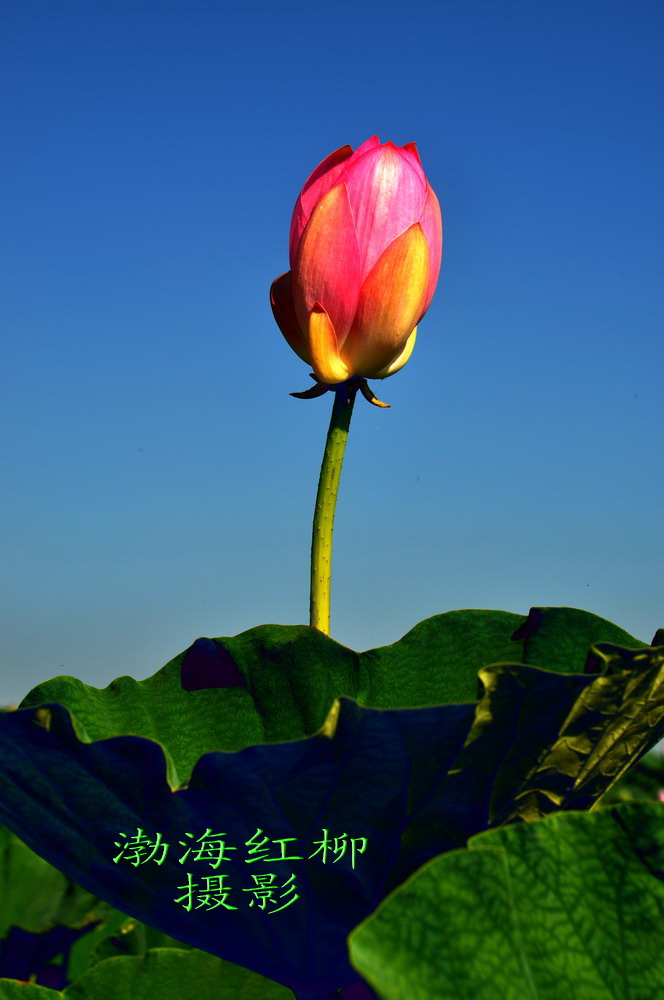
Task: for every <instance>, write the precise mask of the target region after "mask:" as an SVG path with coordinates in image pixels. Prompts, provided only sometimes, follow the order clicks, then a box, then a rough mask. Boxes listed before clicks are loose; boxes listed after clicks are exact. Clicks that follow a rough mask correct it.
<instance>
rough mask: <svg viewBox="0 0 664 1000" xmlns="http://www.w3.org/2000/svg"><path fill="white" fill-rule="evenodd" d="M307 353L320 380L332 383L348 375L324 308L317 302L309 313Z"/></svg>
mask: <svg viewBox="0 0 664 1000" xmlns="http://www.w3.org/2000/svg"><path fill="white" fill-rule="evenodd" d="M308 340H309V345H308V346H309V353H310V355H311V367H312V368H313V370H314V375H315V376H316V378H317V379H318V380H319V381H320V382H326V383H327V384H328V385H334V384H335V383H336V382H345V381H346V379H347V378H348V377H349V371H348V368H347V367H346V365H345V364H344V363H343V361H342V360H341V358H340V357H339V348H338V347H337V336H336V334H335V332H334V326H333V325H332V321H331V319H330V317H329V316H328V315H327V313H326V311H325V309H323V307H322V305H321V304H320V303H319V302H316V303H314V307H313V309H312V310H311V312H310V314H309V337H308Z"/></svg>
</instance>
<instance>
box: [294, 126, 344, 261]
mask: <svg viewBox="0 0 664 1000" xmlns="http://www.w3.org/2000/svg"><path fill="white" fill-rule="evenodd" d="M352 155H353V149H352V147H351V146H341V147H340V148H339V149H335V151H334V152H333V153H330V155H329V156H326V157H325V159H324V160H323V162H322V163H319V164H318V166H317V167H316V169H315V170H314V172H313V173H312V174H311V175H310V177H309V178H308V180H307V182H306V184H305V185H304V187H303V188H302V191H301V192H300V196H299V198H298V199H297V202H296V203H295V208H294V210H293V218H292V219H291V228H290V238H289V252H290V265H291V267H293V263H294V261H295V256H296V254H297V248H298V246H299V243H300V237H301V236H302V233H303V232H304V227H305V226H306V224H307V222H308V221H309V216H310V215H311V213H312V212H313V210H314V208H315V206H316V204H317V202H319V201H320V199H321V198H322V197H323V195H325V194H327V192H328V191H329V190H330V188H333V187H334V185H335V184H336V183H337V178H338V176H339V174H340V173H341V171H342V170H343V167H344V164H345V163H346V162H347V161H348V160H349V159H350V157H351V156H352Z"/></svg>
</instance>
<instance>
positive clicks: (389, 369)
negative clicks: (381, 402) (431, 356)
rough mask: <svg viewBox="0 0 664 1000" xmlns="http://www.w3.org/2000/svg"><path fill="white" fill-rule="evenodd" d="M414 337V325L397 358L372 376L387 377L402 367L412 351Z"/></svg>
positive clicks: (415, 333)
mask: <svg viewBox="0 0 664 1000" xmlns="http://www.w3.org/2000/svg"><path fill="white" fill-rule="evenodd" d="M416 337H417V327H415V329H414V330H413V332H412V333H411V335H410V337H409V338H408V340H407V341H406V346H405V347H404V349H403V351H402V352H401V354H400V355H399V356H398V357H397V358H395V359H394V361H393V362H392V363H391V364H389V365H386V367H385V368H383V369H382V371H379V372H376V374H375V375H374V376H373V378H387V377H388V375H394V373H395V372H398V371H399V369H400V368H403V366H404V365H405V364H406V362H407V361H408V358H409V357H410V356H411V354H412V353H413V348H414V347H415V338H416Z"/></svg>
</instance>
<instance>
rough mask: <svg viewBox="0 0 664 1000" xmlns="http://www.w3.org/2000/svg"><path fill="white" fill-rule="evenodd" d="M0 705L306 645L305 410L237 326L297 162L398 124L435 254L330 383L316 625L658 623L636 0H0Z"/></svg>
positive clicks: (655, 436) (277, 246) (657, 200)
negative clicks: (488, 618) (280, 630)
mask: <svg viewBox="0 0 664 1000" xmlns="http://www.w3.org/2000/svg"><path fill="white" fill-rule="evenodd" d="M0 11H1V14H0V48H1V52H0V77H1V81H0V90H1V101H2V136H3V148H4V151H3V156H2V168H1V169H2V173H3V182H2V184H1V185H0V200H1V203H2V204H1V214H2V230H3V234H4V239H3V241H2V249H1V251H0V252H1V254H2V266H1V267H0V274H1V278H0V281H1V282H2V294H1V296H0V323H1V325H2V371H3V378H2V392H1V393H0V407H1V408H2V425H3V428H4V434H3V445H2V469H3V487H2V512H1V521H0V529H1V531H2V552H3V555H2V568H1V573H2V581H1V583H0V587H1V589H2V629H1V641H0V704H1V703H7V702H10V701H18V700H20V699H21V698H22V697H23V696H24V695H25V694H26V693H27V691H28V690H29V689H30V688H31V687H33V686H34V685H35V684H36V683H38V682H40V681H42V680H46V679H47V678H50V677H53V676H55V675H57V674H72V675H74V676H77V677H80V678H81V679H83V680H84V681H86V682H88V683H91V684H95V685H97V686H105V685H106V684H108V683H109V682H110V681H111V680H112V679H113V678H114V677H117V676H119V675H122V674H130V675H132V676H134V677H137V678H143V677H146V676H149V675H150V674H152V673H154V672H155V671H156V670H157V669H158V668H159V667H160V666H162V665H163V664H164V663H165V662H166V661H167V660H169V659H170V658H171V657H173V656H175V655H176V654H177V653H178V652H180V651H181V650H182V649H184V648H186V647H187V646H189V645H190V644H191V642H192V641H193V640H194V639H195V638H196V637H198V636H200V635H211V636H217V635H234V634H236V633H238V632H241V631H243V630H245V629H247V628H250V627H251V626H253V625H258V624H262V623H265V622H278V623H284V624H295V623H306V622H307V617H308V557H309V544H310V521H311V513H312V508H313V500H314V496H315V489H316V483H317V477H318V471H319V467H320V459H321V453H322V448H323V442H324V437H325V432H326V428H327V423H328V420H329V411H330V406H331V402H332V399H331V396H330V395H326V396H324V397H322V398H320V399H316V400H311V401H300V400H296V399H293V398H291V397H290V396H289V395H288V394H289V392H291V391H293V390H302V389H305V388H307V387H308V386H309V385H310V380H309V377H308V370H309V369H308V368H307V366H306V365H305V364H304V363H303V362H302V361H300V360H299V358H297V357H296V355H295V354H293V353H292V352H291V350H290V349H289V348H288V346H287V345H286V343H285V341H284V340H283V338H282V336H281V334H280V332H279V330H278V329H277V327H276V325H275V324H274V321H273V319H272V315H271V312H270V308H269V302H268V290H269V286H270V284H271V282H272V279H273V278H274V277H275V276H276V275H277V274H279V273H280V272H282V271H284V270H286V269H287V267H288V260H287V240H288V227H289V222H290V215H291V211H292V208H293V204H294V202H295V198H296V197H297V194H298V192H299V190H300V188H301V186H302V184H303V183H304V181H305V179H306V177H307V176H308V174H309V173H310V172H311V170H312V169H313V168H314V167H315V166H316V164H317V163H318V162H319V161H320V160H321V159H323V158H324V157H325V156H326V155H327V154H328V153H329V152H330V151H331V150H333V149H335V148H336V147H338V146H341V145H343V144H344V143H350V144H351V145H353V146H357V145H359V144H360V143H361V142H363V141H364V140H365V139H367V138H368V137H369V136H371V135H373V134H377V135H378V136H379V137H380V139H381V141H383V142H386V141H388V140H392V141H394V142H395V143H397V144H399V145H402V144H404V143H406V142H409V141H411V140H414V141H416V142H417V145H418V149H419V151H420V155H421V158H422V162H423V164H424V167H425V170H426V172H427V175H428V177H429V180H430V182H431V184H432V185H433V187H434V189H435V190H436V192H437V194H438V196H439V199H440V202H441V205H442V209H443V225H444V230H445V238H444V251H443V267H442V272H441V280H440V284H439V288H438V291H437V294H436V296H435V298H434V301H433V304H432V306H431V309H430V310H429V313H428V314H427V316H426V317H425V319H424V320H423V321H422V324H421V326H420V331H419V337H418V343H417V346H416V349H415V352H414V354H413V356H412V358H411V360H410V361H409V363H408V365H407V366H406V367H405V368H404V369H403V370H402V371H401V372H399V373H398V374H397V375H395V376H393V377H392V378H389V379H387V380H385V381H384V382H376V383H374V384H373V387H374V389H375V391H376V393H377V395H378V396H379V397H380V398H382V399H385V400H386V401H387V402H389V403H391V404H392V408H391V409H389V410H378V409H377V408H375V407H371V406H369V405H368V404H366V403H365V402H364V400H362V399H358V403H357V405H356V410H355V414H354V416H353V425H352V426H351V434H350V439H349V444H348V449H347V454H346V464H345V468H344V472H343V477H342V483H341V495H340V500H339V507H338V512H337V520H336V526H335V550H334V577H333V594H332V635H333V637H334V638H336V639H337V640H339V641H340V642H343V643H346V644H348V645H350V646H352V647H353V648H355V649H365V648H369V647H371V646H376V645H386V644H388V643H391V642H393V641H395V640H396V639H398V638H399V637H400V636H401V635H403V634H404V633H405V632H407V631H408V630H409V629H410V628H412V626H413V625H414V624H415V623H416V622H418V621H420V620H421V619H423V618H426V617H428V616H430V615H433V614H436V613H439V612H442V611H448V610H452V609H456V608H466V607H471V608H473V607H474V608H502V609H505V610H508V611H513V612H519V613H524V614H525V613H527V612H528V609H529V608H530V607H531V606H536V605H567V606H572V607H582V608H586V609H588V610H590V611H593V612H595V613H596V614H598V615H601V616H602V617H605V618H609V619H611V620H612V621H615V622H616V623H617V624H619V625H621V626H622V627H623V628H625V629H627V630H628V631H629V632H631V633H632V634H633V635H635V636H637V637H638V638H640V639H643V640H645V641H650V640H651V638H652V636H653V634H654V632H655V629H656V628H657V627H658V626H662V625H664V600H663V598H664V581H663V573H662V566H663V559H662V557H663V551H664V528H663V519H662V496H663V495H664V448H663V445H662V431H663V428H664V397H663V393H662V371H663V361H664V358H663V347H662V344H663V323H662V263H663V259H664V254H663V233H664V211H663V201H664V197H663V185H662V172H663V167H664V164H663V156H662V153H663V146H664V140H663V138H662V137H663V135H664V132H663V130H662V124H663V123H662V108H663V106H664V101H663V98H664V86H663V82H664V81H663V71H662V58H661V55H662V43H663V41H664V4H662V2H661V0H630V2H629V3H627V2H625V0H620V2H616V0H558V2H556V3H543V2H542V3H540V2H537V3H533V2H532V0H515V2H513V0H484V2H481V0H436V2H434V0H428V2H427V0H409V2H408V3H407V4H404V3H403V2H400V3H396V2H393V0H380V2H378V0H370V2H368V3H363V2H361V0H360V2H358V0H354V2H350V0H342V2H337V3H335V4H330V5H327V4H325V5H324V4H315V3H314V4H312V3H295V2H288V0H285V2H282V3H280V4H267V3H259V2H247V3H244V4H236V3H233V4H231V3H226V2H221V0H219V2H214V0H186V2H185V0H180V2H177V0H170V2H166V0H150V2H148V0H131V2H121V0H114V2H112V3H90V2H89V0H61V2H57V3H54V2H53V0H21V2H20V3H12V2H8V0H5V2H4V3H1V4H0Z"/></svg>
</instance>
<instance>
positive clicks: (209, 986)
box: [0, 948, 293, 1000]
mask: <svg viewBox="0 0 664 1000" xmlns="http://www.w3.org/2000/svg"><path fill="white" fill-rule="evenodd" d="M155 998H158V1000H289V998H290V1000H293V994H292V992H291V991H290V990H289V989H287V988H286V987H284V986H280V985H279V984H278V983H275V982H273V981H271V980H269V979H265V978H264V977H263V976H259V975H257V974H256V973H255V972H250V971H249V970H248V969H242V968H240V967H239V966H237V965H232V964H231V963H229V962H224V961H223V960H222V959H220V958H216V957H215V956H214V955H208V954H206V953H205V952H202V951H194V950H185V949H180V948H154V949H151V950H150V951H148V952H147V954H146V955H145V956H133V955H131V956H119V957H117V958H107V959H105V960H104V961H103V962H99V963H98V964H97V965H95V966H94V967H93V968H91V969H90V970H89V971H88V972H86V973H84V974H83V975H82V976H81V977H80V978H79V979H77V980H76V981H75V982H73V983H72V984H71V985H70V986H68V987H67V988H66V989H64V990H62V991H60V990H51V989H48V988H47V987H45V986H37V985H34V984H27V985H24V984H22V983H18V982H16V981H14V980H10V979H0V1000H155Z"/></svg>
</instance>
